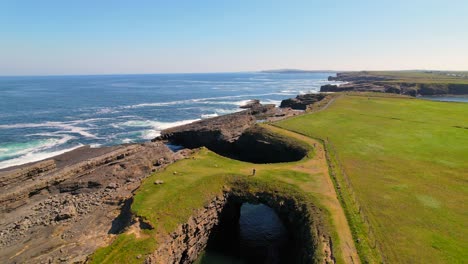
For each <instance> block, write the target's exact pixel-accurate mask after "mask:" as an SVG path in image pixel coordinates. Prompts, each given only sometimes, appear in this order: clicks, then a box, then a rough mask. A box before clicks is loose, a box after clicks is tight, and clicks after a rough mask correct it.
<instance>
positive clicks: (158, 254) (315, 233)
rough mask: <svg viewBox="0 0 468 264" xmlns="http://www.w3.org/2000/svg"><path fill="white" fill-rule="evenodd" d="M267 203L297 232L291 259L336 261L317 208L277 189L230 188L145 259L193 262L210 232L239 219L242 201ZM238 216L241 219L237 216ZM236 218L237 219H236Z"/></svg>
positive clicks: (313, 261)
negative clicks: (266, 190)
mask: <svg viewBox="0 0 468 264" xmlns="http://www.w3.org/2000/svg"><path fill="white" fill-rule="evenodd" d="M245 202H249V203H263V204H265V205H267V206H269V207H271V208H273V209H274V210H275V211H276V213H277V214H278V215H279V217H280V218H281V219H282V221H283V223H284V224H285V225H286V227H287V229H288V230H289V231H290V232H291V234H292V236H293V243H294V245H293V247H292V248H294V249H295V250H294V252H293V254H292V256H291V259H290V263H334V262H335V259H334V257H333V254H332V245H331V242H330V241H331V239H330V237H329V236H328V235H326V234H325V233H324V232H323V229H322V227H321V222H320V221H321V220H320V218H316V219H314V215H316V213H317V212H316V210H317V208H315V207H313V206H311V205H310V204H303V203H300V202H299V201H298V200H295V199H293V198H291V197H289V198H287V197H284V196H281V195H278V194H275V193H252V194H247V193H245V192H243V191H236V190H233V191H227V192H225V193H224V194H223V195H220V196H218V197H215V198H214V199H213V200H212V201H211V202H210V203H208V205H206V206H205V207H204V208H202V209H200V210H199V211H198V212H197V213H195V214H194V215H193V216H191V217H190V219H189V220H188V221H187V222H186V223H185V224H182V225H180V226H179V227H178V228H177V230H176V231H174V232H173V233H172V234H170V235H169V236H168V237H167V238H166V240H165V241H164V242H163V243H161V244H160V246H159V247H158V249H157V250H156V251H155V252H154V253H153V254H151V255H149V256H148V257H147V258H146V260H145V263H158V264H159V263H192V262H193V261H195V260H196V259H197V258H198V257H199V255H200V253H201V252H202V251H203V250H204V249H205V247H206V245H207V243H208V240H209V238H210V235H212V232H215V230H216V228H217V226H218V225H219V224H220V221H221V219H223V221H231V222H236V221H238V217H239V216H240V206H241V205H242V203H245ZM236 217H237V219H235V218H236ZM232 218H234V219H232Z"/></svg>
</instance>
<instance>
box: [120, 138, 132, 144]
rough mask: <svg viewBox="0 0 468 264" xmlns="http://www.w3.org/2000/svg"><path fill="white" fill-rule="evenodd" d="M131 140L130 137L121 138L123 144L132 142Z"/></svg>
mask: <svg viewBox="0 0 468 264" xmlns="http://www.w3.org/2000/svg"><path fill="white" fill-rule="evenodd" d="M132 142H133V140H132V139H130V138H124V139H122V143H124V144H127V143H132Z"/></svg>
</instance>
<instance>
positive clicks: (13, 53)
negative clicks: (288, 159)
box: [0, 0, 468, 75]
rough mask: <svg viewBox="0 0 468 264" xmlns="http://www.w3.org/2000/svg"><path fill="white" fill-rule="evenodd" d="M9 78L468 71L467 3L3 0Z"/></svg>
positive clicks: (2, 54) (3, 60)
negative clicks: (287, 70)
mask: <svg viewBox="0 0 468 264" xmlns="http://www.w3.org/2000/svg"><path fill="white" fill-rule="evenodd" d="M0 34H1V35H0V75H36V74H37V75H42V74H101V73H102V74H107V73H159V72H226V71H254V70H262V69H278V68H301V69H310V70H316V69H335V70H361V69H369V70H372V69H375V70H377V69H443V70H468V1H467V0H445V1H434V0H426V1H422V0H405V1H403V0H393V1H386V0H382V1H381V0H373V1H370V0H369V1H362V0H353V1H351V0H342V1H337V0H304V1H294V0H284V1H275V0H269V1H255V0H249V1H243V0H237V1H229V2H228V1H222V0H216V1H203V0H193V1H182V0H180V1H169V0H167V1H157V0H153V1H137V0H135V1H130V0H128V1H117V0H115V1H106V0H76V1H68V0H56V1H50V0H30V1H23V0H0Z"/></svg>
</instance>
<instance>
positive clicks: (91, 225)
mask: <svg viewBox="0 0 468 264" xmlns="http://www.w3.org/2000/svg"><path fill="white" fill-rule="evenodd" d="M325 97H326V95H306V96H298V97H297V98H294V99H288V100H285V101H283V102H282V107H280V108H277V107H275V106H274V105H262V104H260V103H259V102H258V101H256V100H253V101H251V102H250V103H249V104H248V105H246V106H244V107H243V108H244V109H245V110H244V111H241V112H238V113H234V114H230V115H225V116H220V117H214V118H210V119H206V120H202V121H198V122H195V123H192V124H188V125H185V126H180V127H176V128H170V129H167V130H164V131H162V134H161V137H159V138H157V139H154V140H153V141H152V142H147V143H143V144H125V145H120V146H113V147H102V148H90V147H81V148H78V149H75V150H73V151H71V152H67V153H64V154H61V155H59V156H56V157H52V158H49V159H46V160H43V161H39V162H34V163H31V164H25V165H20V166H15V167H10V168H7V169H2V170H0V213H1V215H2V217H1V220H0V259H2V260H5V261H4V263H84V262H86V259H87V257H88V256H89V255H90V254H92V253H93V252H94V251H95V250H96V249H97V248H99V247H101V246H104V245H106V244H107V243H108V242H109V241H110V240H111V239H112V238H113V237H114V235H115V234H118V233H120V232H123V231H124V230H125V228H128V227H129V226H130V225H131V224H132V223H133V222H135V221H137V220H136V219H133V218H132V215H131V213H130V211H129V208H130V205H131V201H132V197H133V193H134V191H135V190H136V189H137V188H138V187H139V186H140V183H141V181H142V180H143V179H145V178H146V177H148V176H149V175H150V174H151V173H152V172H155V171H158V170H161V169H163V168H164V167H165V166H167V165H168V164H171V163H172V162H174V161H176V160H178V159H182V158H185V157H187V156H188V155H190V153H191V150H189V149H182V150H180V151H178V152H173V151H171V150H170V149H169V148H168V147H167V146H166V145H165V143H166V142H168V141H170V142H171V143H176V144H181V145H183V146H184V147H188V148H197V147H200V146H207V147H209V148H210V147H211V148H212V149H213V150H215V151H218V152H221V153H223V154H228V153H230V152H236V151H237V155H238V156H241V155H245V153H246V152H248V151H246V150H243V148H242V146H247V145H249V146H256V147H255V148H254V149H258V150H259V153H260V152H261V153H286V155H280V156H281V157H282V159H283V158H284V159H285V160H290V159H297V158H300V157H301V155H303V154H304V153H303V152H304V150H302V149H301V148H300V147H297V146H296V149H294V148H293V150H292V152H291V151H290V152H287V151H286V150H288V149H290V148H291V146H290V145H288V144H289V143H288V142H287V141H285V139H283V138H277V137H273V136H271V135H268V134H265V131H261V130H259V128H258V127H257V126H256V124H257V123H258V122H264V121H275V120H278V119H282V118H286V117H290V116H294V115H297V114H300V113H302V112H303V110H305V109H308V108H309V104H313V103H315V102H318V101H320V100H322V99H324V98H325ZM215 146H221V147H220V148H216V147H215ZM223 148H224V149H223ZM255 156H256V154H255V153H254V154H253V155H252V157H251V158H250V159H252V160H254V159H255ZM266 156H268V155H266ZM273 156H276V155H273ZM273 156H271V157H273ZM257 158H258V155H257ZM260 161H261V160H260ZM278 161H282V160H278Z"/></svg>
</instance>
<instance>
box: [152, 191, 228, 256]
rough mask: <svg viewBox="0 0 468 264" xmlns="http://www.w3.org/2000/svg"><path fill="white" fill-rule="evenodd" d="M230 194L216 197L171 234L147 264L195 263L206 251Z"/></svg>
mask: <svg viewBox="0 0 468 264" xmlns="http://www.w3.org/2000/svg"><path fill="white" fill-rule="evenodd" d="M227 198H228V194H224V195H221V196H219V197H215V198H214V199H213V200H212V201H211V202H210V203H208V205H206V206H205V207H204V208H202V209H200V210H199V211H198V212H197V213H195V214H194V215H193V216H191V217H190V218H189V220H188V221H187V223H185V224H183V225H180V226H179V227H178V228H177V230H176V231H174V232H173V233H172V234H170V235H169V236H168V237H167V238H166V241H165V242H163V243H161V244H160V246H159V247H158V249H157V250H156V251H155V252H154V253H153V254H151V255H150V256H148V257H147V258H146V260H145V263H157V264H162V263H164V264H166V263H168V264H169V263H193V262H194V261H195V260H196V259H197V258H198V256H199V255H200V253H201V252H202V251H203V250H204V249H205V247H206V244H207V243H208V239H209V237H210V234H211V231H212V229H213V228H214V227H215V226H216V225H218V224H219V219H220V215H221V212H222V210H223V208H224V206H225V205H226V203H227Z"/></svg>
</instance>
